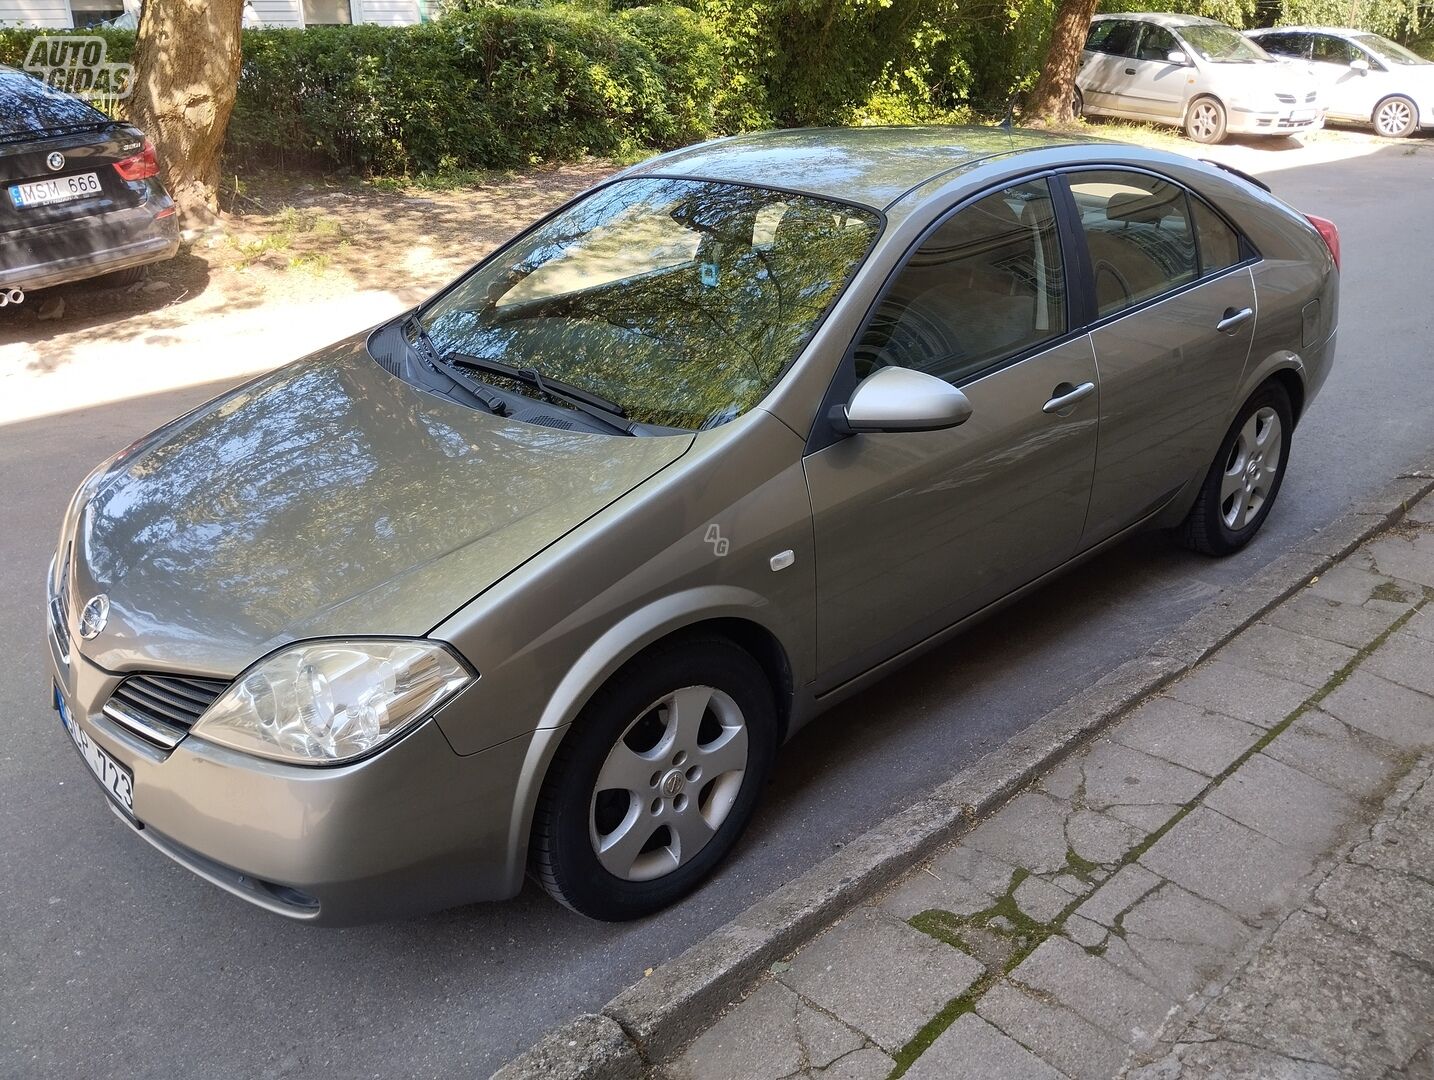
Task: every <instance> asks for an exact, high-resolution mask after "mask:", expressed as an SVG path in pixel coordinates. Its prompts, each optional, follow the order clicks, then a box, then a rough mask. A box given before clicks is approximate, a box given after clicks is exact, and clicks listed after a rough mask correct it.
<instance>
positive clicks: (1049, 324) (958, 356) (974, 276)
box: [855, 180, 1066, 383]
mask: <svg viewBox="0 0 1434 1080" xmlns="http://www.w3.org/2000/svg"><path fill="white" fill-rule="evenodd" d="M1065 330H1066V292H1065V274H1064V271H1063V269H1062V265H1061V251H1060V242H1059V240H1058V238H1057V235H1056V224H1055V214H1054V212H1053V210H1052V207H1051V192H1050V186H1049V184H1048V183H1047V182H1046V181H1044V180H1039V181H1035V182H1032V183H1028V184H1020V185H1018V186H1016V187H1011V188H1007V189H1006V190H1005V191H1001V192H999V193H997V194H995V195H988V196H986V197H985V198H983V199H981V200H980V201H978V202H976V203H973V204H972V205H971V206H968V207H966V208H965V209H964V210H961V211H959V212H958V213H956V214H954V215H953V216H952V217H950V218H949V219H948V220H947V221H946V222H945V223H944V224H942V225H940V226H939V227H938V228H937V229H936V230H935V231H934V232H933V233H931V235H929V236H928V237H927V238H926V240H925V241H924V242H923V243H922V245H921V247H920V248H919V249H918V250H917V251H916V253H915V254H914V255H912V256H911V258H910V259H909V260H908V261H907V263H906V265H905V266H904V267H903V268H902V269H901V271H900V272H899V273H898V274H897V276H896V279H895V280H894V281H893V282H892V285H891V288H890V291H889V292H888V293H887V295H886V297H885V298H884V299H883V300H882V302H881V304H880V305H879V306H878V308H877V310H876V313H875V314H874V315H873V316H872V319H871V322H870V323H869V324H868V326H867V328H866V330H865V331H864V332H863V334H862V337H861V340H860V341H859V342H858V344H857V347H856V350H855V352H856V374H857V377H858V378H865V377H866V376H867V375H870V374H871V373H872V372H873V371H875V370H876V369H877V368H880V367H886V366H898V367H909V368H915V369H917V370H918V371H925V372H927V373H928V374H931V375H936V376H938V377H940V378H942V379H946V380H948V381H950V382H953V383H955V382H960V381H962V380H963V379H966V378H968V377H969V376H971V375H974V374H975V373H977V372H978V371H981V370H983V369H984V368H988V367H990V366H991V365H992V364H995V363H999V362H1000V361H1001V360H1003V359H1005V358H1007V357H1011V356H1015V355H1016V354H1018V353H1022V352H1025V351H1026V350H1027V349H1029V348H1031V347H1032V346H1033V345H1037V344H1039V343H1040V342H1042V341H1045V340H1047V339H1050V338H1055V337H1059V336H1060V335H1061V334H1064V333H1065Z"/></svg>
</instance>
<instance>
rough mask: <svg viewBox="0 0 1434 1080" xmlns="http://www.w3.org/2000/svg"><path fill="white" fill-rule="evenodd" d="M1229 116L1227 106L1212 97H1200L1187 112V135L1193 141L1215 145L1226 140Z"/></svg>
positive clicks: (1191, 104)
mask: <svg viewBox="0 0 1434 1080" xmlns="http://www.w3.org/2000/svg"><path fill="white" fill-rule="evenodd" d="M1228 122H1229V118H1228V117H1227V116H1226V115H1225V106H1223V105H1221V104H1220V102H1219V101H1217V100H1216V99H1215V98H1212V97H1208V96H1207V97H1198V98H1196V99H1195V100H1194V101H1192V102H1191V103H1190V108H1189V109H1188V110H1187V111H1186V113H1185V137H1186V138H1187V139H1189V140H1190V141H1191V142H1197V143H1203V144H1205V145H1206V146H1213V145H1214V144H1215V143H1222V142H1224V141H1225V127H1226V125H1227V123H1228Z"/></svg>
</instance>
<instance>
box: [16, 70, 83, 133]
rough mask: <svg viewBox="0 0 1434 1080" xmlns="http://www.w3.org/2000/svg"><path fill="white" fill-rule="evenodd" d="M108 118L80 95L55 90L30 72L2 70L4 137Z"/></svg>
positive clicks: (73, 125)
mask: <svg viewBox="0 0 1434 1080" xmlns="http://www.w3.org/2000/svg"><path fill="white" fill-rule="evenodd" d="M105 122H106V119H105V117H104V115H103V114H102V113H100V112H98V111H97V110H95V109H93V108H91V107H90V106H89V105H86V104H85V103H84V102H83V101H81V100H80V99H79V98H76V97H71V96H70V95H69V94H62V93H60V92H59V91H57V90H51V89H50V88H49V87H48V86H46V85H45V84H44V83H42V82H41V81H40V80H39V79H35V78H32V77H31V76H29V75H23V74H21V73H19V72H9V71H0V139H6V138H14V137H16V136H20V135H28V134H37V135H38V134H42V133H44V132H46V131H54V130H57V129H62V128H75V127H89V126H97V125H99V124H103V123H105Z"/></svg>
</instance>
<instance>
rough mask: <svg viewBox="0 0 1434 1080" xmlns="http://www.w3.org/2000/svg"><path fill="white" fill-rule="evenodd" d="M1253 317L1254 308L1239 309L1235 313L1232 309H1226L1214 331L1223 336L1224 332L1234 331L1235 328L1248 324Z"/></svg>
mask: <svg viewBox="0 0 1434 1080" xmlns="http://www.w3.org/2000/svg"><path fill="white" fill-rule="evenodd" d="M1254 317H1255V309H1254V308H1240V309H1239V310H1238V311H1236V310H1235V309H1234V308H1228V307H1227V308H1226V309H1225V316H1224V318H1222V319H1221V320H1220V321H1219V322H1217V323H1216V324H1215V329H1216V330H1218V331H1220V333H1222V334H1223V333H1224V332H1225V331H1226V330H1233V329H1235V327H1237V326H1240V325H1242V324H1244V323H1246V322H1248V321H1249V320H1251V319H1253V318H1254Z"/></svg>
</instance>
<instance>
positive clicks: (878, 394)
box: [831, 367, 971, 435]
mask: <svg viewBox="0 0 1434 1080" xmlns="http://www.w3.org/2000/svg"><path fill="white" fill-rule="evenodd" d="M970 418H971V402H970V400H969V399H968V398H967V397H966V395H965V394H963V393H961V391H960V390H958V389H956V387H954V386H952V385H951V384H950V383H949V382H947V381H946V380H944V379H938V378H937V377H936V376H935V375H928V374H926V373H925V372H924V371H914V370H912V369H911V368H903V367H884V368H881V369H880V370H878V371H875V372H873V373H872V374H870V375H868V376H867V377H866V378H865V379H863V380H862V381H861V382H860V383H859V384H858V385H857V388H856V391H855V392H854V393H853V394H852V395H851V401H850V402H849V403H848V404H846V405H838V406H837V407H836V408H834V409H833V410H832V418H831V419H832V423H833V424H834V425H835V426H836V427H837V429H838V430H840V431H842V432H844V433H846V434H849V435H850V434H855V433H857V432H862V431H938V430H940V429H942V428H953V427H956V426H957V425H958V424H964V423H965V422H966V421H967V420H969V419H970Z"/></svg>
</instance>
